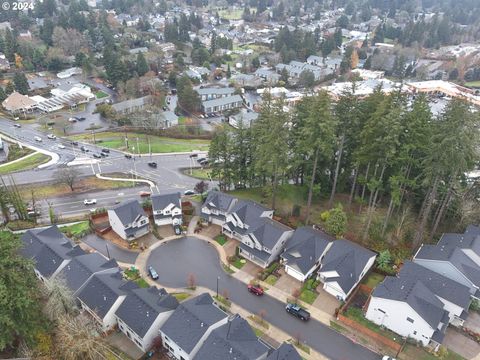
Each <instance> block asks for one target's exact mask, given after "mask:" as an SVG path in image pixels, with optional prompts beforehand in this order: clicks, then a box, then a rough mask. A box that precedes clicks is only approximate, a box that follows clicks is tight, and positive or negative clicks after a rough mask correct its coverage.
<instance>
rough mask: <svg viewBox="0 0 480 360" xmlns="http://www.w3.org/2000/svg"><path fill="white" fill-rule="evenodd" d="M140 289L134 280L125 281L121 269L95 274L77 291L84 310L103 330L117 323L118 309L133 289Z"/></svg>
mask: <svg viewBox="0 0 480 360" xmlns="http://www.w3.org/2000/svg"><path fill="white" fill-rule="evenodd" d="M134 289H138V285H137V284H136V283H135V282H133V281H125V280H124V279H123V276H122V273H121V271H120V269H118V271H117V272H115V273H113V274H108V273H107V274H95V275H93V276H92V277H91V278H90V280H88V282H87V283H86V284H85V285H84V286H83V287H82V288H81V290H80V291H79V292H78V293H77V299H78V301H79V302H80V306H81V308H82V309H83V310H85V311H87V312H88V313H89V314H90V315H91V316H92V317H93V318H94V319H95V320H96V321H97V322H98V323H99V324H100V325H101V326H102V329H103V331H108V330H110V329H112V328H113V327H114V326H115V325H116V324H117V318H116V316H115V313H116V311H117V310H118V308H119V307H120V305H121V304H122V303H123V301H124V300H125V299H126V297H127V295H128V294H130V293H131V291H132V290H134Z"/></svg>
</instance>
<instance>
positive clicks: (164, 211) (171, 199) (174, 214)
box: [151, 192, 182, 226]
mask: <svg viewBox="0 0 480 360" xmlns="http://www.w3.org/2000/svg"><path fill="white" fill-rule="evenodd" d="M151 200H152V211H153V219H154V220H155V224H157V225H158V226H162V225H169V224H171V225H181V224H182V200H181V195H180V193H178V192H176V193H170V194H162V195H160V194H159V195H153V196H152V197H151Z"/></svg>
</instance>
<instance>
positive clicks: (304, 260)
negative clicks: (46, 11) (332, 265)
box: [280, 226, 335, 282]
mask: <svg viewBox="0 0 480 360" xmlns="http://www.w3.org/2000/svg"><path fill="white" fill-rule="evenodd" d="M333 240H335V239H334V238H333V237H331V236H330V235H327V234H326V233H324V232H323V231H320V230H315V229H314V228H312V227H309V226H303V227H300V228H297V229H296V230H295V231H294V233H293V236H292V238H291V239H290V241H289V246H288V248H287V249H285V251H284V252H283V253H282V254H281V255H280V258H281V259H282V264H283V265H284V266H285V272H286V273H287V274H288V275H290V276H292V277H294V278H295V279H297V280H300V281H301V282H304V281H305V280H307V279H308V278H309V277H310V276H311V275H312V274H313V273H314V271H315V270H317V268H318V267H319V266H320V263H321V261H322V259H323V257H324V256H325V253H326V252H327V251H328V249H329V248H330V246H331V245H332V243H333Z"/></svg>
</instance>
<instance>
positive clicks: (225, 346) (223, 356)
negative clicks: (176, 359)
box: [193, 315, 270, 360]
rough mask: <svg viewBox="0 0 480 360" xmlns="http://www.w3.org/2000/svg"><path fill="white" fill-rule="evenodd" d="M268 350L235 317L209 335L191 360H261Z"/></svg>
mask: <svg viewBox="0 0 480 360" xmlns="http://www.w3.org/2000/svg"><path fill="white" fill-rule="evenodd" d="M269 350H270V348H269V347H268V346H267V345H266V344H264V343H263V342H262V341H261V340H260V339H259V338H258V337H257V336H256V335H255V332H254V331H253V329H252V327H251V326H250V325H249V324H248V322H247V321H246V320H245V319H243V318H242V317H240V315H235V316H234V317H232V318H231V319H229V320H228V322H227V323H226V324H224V325H222V326H220V327H218V328H216V329H215V330H213V331H212V332H211V333H210V335H209V336H208V337H207V338H206V340H205V341H204V343H203V344H202V346H201V347H200V349H199V350H198V352H197V353H196V355H195V356H194V357H193V360H263V359H266V357H267V355H268V351H269Z"/></svg>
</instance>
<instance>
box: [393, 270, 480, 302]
mask: <svg viewBox="0 0 480 360" xmlns="http://www.w3.org/2000/svg"><path fill="white" fill-rule="evenodd" d="M398 277H400V278H407V279H408V278H410V279H417V280H420V281H421V282H422V283H423V284H424V285H425V286H426V287H427V288H428V289H429V290H430V291H431V292H432V293H434V294H435V295H437V296H439V297H441V298H442V299H445V300H447V301H450V302H451V303H453V304H456V305H458V306H460V307H462V308H464V309H465V310H468V307H469V306H470V302H471V294H470V288H469V287H468V286H465V285H462V284H460V283H459V282H457V281H454V280H452V279H450V278H447V277H445V276H443V275H440V274H438V273H436V272H434V271H432V270H430V269H427V268H426V267H423V266H421V265H418V264H415V263H414V262H411V261H405V263H404V264H403V266H402V268H401V270H400V272H399V273H398Z"/></svg>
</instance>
